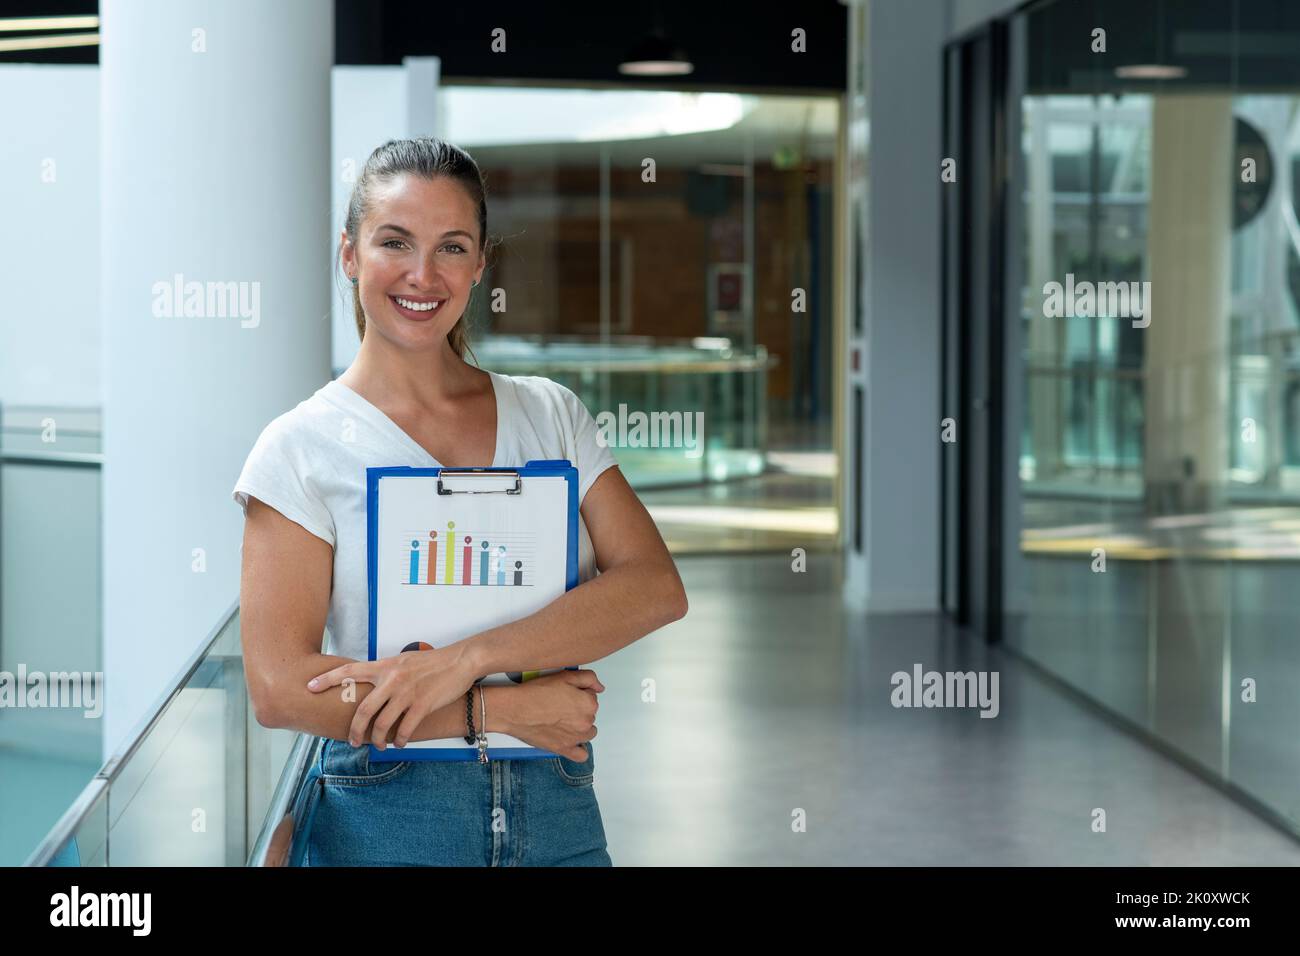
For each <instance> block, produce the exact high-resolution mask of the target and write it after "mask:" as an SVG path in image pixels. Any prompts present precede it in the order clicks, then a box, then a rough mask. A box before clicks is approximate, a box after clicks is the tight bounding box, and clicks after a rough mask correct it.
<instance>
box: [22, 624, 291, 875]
mask: <svg viewBox="0 0 1300 956" xmlns="http://www.w3.org/2000/svg"><path fill="white" fill-rule="evenodd" d="M248 700H249V699H248V691H247V687H246V685H245V682H244V666H243V657H242V653H241V644H240V633H239V612H238V605H237V604H236V605H234V606H232V607H231V608H230V610H229V611H228V612H227V613H226V614H224V615H223V616H222V620H221V622H220V623H219V624H218V626H217V627H216V629H215V630H214V631H213V632H212V634H211V635H210V636H209V637H208V639H207V640H205V641H204V642H203V644H202V645H201V646H200V648H199V649H198V651H196V652H195V654H194V656H193V657H192V658H191V659H190V661H189V662H188V664H187V665H186V667H185V668H183V669H182V671H181V673H180V674H179V675H178V678H177V680H176V681H175V682H174V683H173V685H172V687H171V688H170V689H169V690H167V691H166V692H165V693H164V694H163V695H162V696H161V697H160V698H159V700H158V702H157V703H156V704H155V706H154V707H153V708H151V709H150V711H149V712H148V714H147V716H146V717H145V718H144V719H143V720H142V721H141V722H140V724H139V725H138V726H137V728H136V730H135V731H134V732H133V733H132V734H130V735H129V737H128V738H127V742H126V743H125V744H124V745H123V746H122V747H121V748H120V749H119V750H118V752H117V753H116V754H114V756H113V757H112V758H111V759H109V760H108V761H107V762H106V763H105V764H104V766H103V767H102V768H101V769H100V771H99V772H98V773H97V774H96V775H95V777H94V779H93V780H91V781H90V783H89V784H88V785H87V786H86V788H85V790H84V791H83V792H82V793H81V795H80V796H79V797H78V798H77V800H76V801H75V802H74V803H73V805H72V806H71V807H70V808H69V809H68V810H67V812H66V813H65V814H64V815H63V817H62V818H61V819H60V820H59V822H58V823H57V824H56V825H55V827H54V828H53V829H52V830H51V831H50V833H49V834H48V835H47V836H46V837H45V839H44V840H43V841H42V842H41V844H40V845H39V846H38V847H37V848H36V850H35V852H33V853H32V855H31V856H30V857H29V858H28V860H27V865H29V866H244V865H248V864H250V863H252V864H253V865H263V864H264V863H266V862H267V860H268V858H270V859H278V860H282V861H283V860H288V859H289V858H290V855H291V853H290V845H289V844H290V842H291V840H290V838H291V837H292V829H293V828H292V825H291V823H290V824H289V825H287V826H286V825H285V817H286V815H287V814H291V813H292V809H293V807H292V797H293V795H294V794H295V793H296V791H297V782H298V781H300V780H301V779H302V776H303V773H304V772H305V770H306V768H307V767H308V766H309V765H310V763H311V760H312V758H313V748H314V745H315V743H316V740H315V739H313V738H311V737H307V736H305V735H302V734H299V733H297V732H295V731H290V730H283V729H269V728H266V727H263V726H262V725H261V724H259V723H257V720H256V718H255V717H254V716H253V712H252V708H251V707H250V706H249V702H248Z"/></svg>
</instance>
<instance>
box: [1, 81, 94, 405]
mask: <svg viewBox="0 0 1300 956" xmlns="http://www.w3.org/2000/svg"><path fill="white" fill-rule="evenodd" d="M0 103H3V104H4V110H3V128H2V129H0V210H3V211H4V219H5V223H4V228H2V229H0V402H3V403H5V404H7V405H22V404H49V405H98V404H99V402H100V376H99V343H100V334H99V149H98V140H99V70H98V68H97V67H94V66H37V65H34V64H9V63H7V64H0ZM51 179H52V181H47V180H51Z"/></svg>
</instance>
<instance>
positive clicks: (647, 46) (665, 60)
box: [618, 30, 695, 76]
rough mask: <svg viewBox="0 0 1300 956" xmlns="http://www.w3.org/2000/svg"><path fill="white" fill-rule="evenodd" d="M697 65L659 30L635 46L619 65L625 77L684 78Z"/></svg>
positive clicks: (619, 69) (619, 70)
mask: <svg viewBox="0 0 1300 956" xmlns="http://www.w3.org/2000/svg"><path fill="white" fill-rule="evenodd" d="M694 69H695V64H693V63H691V61H690V60H688V59H686V54H685V53H683V52H682V51H681V49H680V48H679V47H677V46H675V45H674V44H673V42H672V41H671V40H669V39H668V37H667V36H665V35H664V34H663V33H661V32H660V31H659V30H654V31H653V32H651V33H650V34H649V35H648V36H646V38H645V39H643V40H642V41H641V42H639V43H638V44H637V45H636V46H634V47H633V48H632V50H631V52H630V53H629V54H628V55H627V57H626V59H624V60H623V62H622V63H620V64H619V65H618V72H620V73H622V74H624V75H625V76H684V75H686V74H687V73H691V72H693V71H694Z"/></svg>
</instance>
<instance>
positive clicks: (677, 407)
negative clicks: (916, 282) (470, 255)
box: [334, 335, 776, 491]
mask: <svg viewBox="0 0 1300 956" xmlns="http://www.w3.org/2000/svg"><path fill="white" fill-rule="evenodd" d="M472 348H473V350H474V357H475V358H476V359H477V360H478V363H479V365H480V366H481V367H483V368H486V369H491V370H492V371H494V372H499V373H501V374H503V375H542V376H545V377H546V378H550V379H553V380H554V381H556V382H559V383H560V384H561V385H564V386H566V387H568V388H570V389H572V390H573V391H574V393H575V394H576V395H577V396H578V397H579V398H581V399H582V401H583V403H584V404H585V405H586V406H587V409H588V410H589V411H590V412H591V414H592V415H593V416H595V417H596V420H597V424H598V425H599V424H601V423H602V421H607V422H608V435H609V438H610V444H611V447H612V448H613V451H614V454H615V457H617V458H618V463H619V467H620V468H622V470H623V473H624V474H625V475H626V476H627V479H628V483H629V484H631V485H632V487H633V488H636V489H637V490H638V491H644V490H647V489H651V488H663V487H667V486H675V485H694V484H701V483H707V482H718V481H726V480H728V479H731V478H737V477H745V476H749V475H758V474H761V473H762V472H763V471H764V470H765V469H766V467H767V452H768V418H767V404H768V402H767V376H768V372H769V370H770V369H771V368H772V367H773V366H774V365H775V363H776V358H775V357H774V356H772V355H771V354H769V353H768V351H767V349H765V348H764V347H763V346H761V345H759V346H755V347H754V348H749V349H746V348H742V347H740V346H738V345H735V344H733V343H732V342H731V340H729V339H726V338H709V337H701V338H694V339H683V340H676V339H662V338H651V337H639V336H628V335H622V336H613V337H611V338H610V339H609V340H608V341H604V342H602V341H598V340H597V341H593V340H592V339H591V338H589V337H583V336H505V335H493V336H489V337H486V338H484V339H482V340H481V341H477V342H474V343H473V345H472ZM342 371H343V370H342V369H335V371H334V374H335V376H336V377H337V376H338V375H339V374H341V373H342ZM602 413H607V417H606V418H605V419H602ZM638 420H639V421H640V425H638ZM638 429H639V430H638Z"/></svg>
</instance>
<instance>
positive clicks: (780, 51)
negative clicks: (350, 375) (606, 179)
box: [0, 0, 937, 91]
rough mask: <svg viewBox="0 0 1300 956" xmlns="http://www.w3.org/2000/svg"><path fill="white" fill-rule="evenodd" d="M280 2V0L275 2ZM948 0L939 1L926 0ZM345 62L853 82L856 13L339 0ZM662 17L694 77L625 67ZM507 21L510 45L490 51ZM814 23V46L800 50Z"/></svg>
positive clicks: (340, 56) (582, 74) (44, 8)
mask: <svg viewBox="0 0 1300 956" xmlns="http://www.w3.org/2000/svg"><path fill="white" fill-rule="evenodd" d="M265 2H267V3H274V2H276V0H265ZM921 2H937V0H921ZM98 6H99V5H98V3H97V2H95V0H0V16H3V17H17V16H55V15H63V14H94V13H97V12H98ZM334 23H335V62H336V63H339V64H354V65H364V64H399V63H401V62H402V58H403V57H404V56H434V55H436V56H438V57H440V58H441V60H442V75H443V77H444V78H446V79H448V80H450V81H453V82H454V81H461V82H465V81H492V82H509V81H525V82H534V83H539V84H545V83H558V84H562V83H566V82H569V83H579V84H590V85H598V86H599V85H604V84H617V85H630V84H632V83H635V85H637V86H639V87H656V86H661V87H665V88H671V89H712V88H716V89H724V90H745V89H754V90H759V89H766V90H769V91H776V90H800V91H838V90H843V89H844V85H845V76H846V73H847V61H848V37H847V30H848V11H847V8H846V7H845V6H844V5H843V4H842V3H840V2H839V0H802V2H800V3H798V4H795V3H785V4H765V3H754V2H753V0H748V2H746V0H712V2H686V0H667V2H659V3H636V2H628V0H606V2H599V3H598V2H591V0H579V2H570V0H554V2H539V0H505V2H501V0H493V2H473V0H457V2H446V0H335V21H334ZM656 26H660V27H662V28H663V29H664V30H665V31H666V32H667V33H668V35H669V36H670V37H671V38H672V39H673V40H674V41H675V42H676V44H677V45H678V46H679V47H680V48H681V49H682V50H683V51H684V52H685V53H686V55H687V57H688V58H689V59H690V60H691V61H692V62H693V63H694V64H695V71H694V72H693V73H691V74H690V75H688V76H684V77H669V78H663V79H649V78H635V80H633V79H632V78H627V77H623V76H621V75H620V74H619V72H618V64H619V61H620V60H621V59H623V57H624V55H625V54H626V53H627V51H628V50H629V48H630V47H631V46H633V45H634V44H635V43H636V42H637V41H638V40H640V39H642V38H643V37H644V36H645V35H646V34H648V33H649V32H650V31H651V29H652V28H654V27H656ZM497 27H500V28H503V29H504V30H505V31H506V52H504V53H494V52H493V51H492V49H491V40H492V31H493V30H494V29H495V28H497ZM796 27H800V28H802V29H803V30H804V31H806V36H807V52H805V53H794V52H792V51H791V49H790V45H791V35H790V34H791V31H792V30H794V29H795V28H796ZM98 59H99V50H98V47H78V48H71V49H67V50H45V51H39V52H19V53H0V62H15V61H20V62H40V63H96V62H98Z"/></svg>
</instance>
